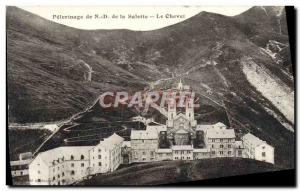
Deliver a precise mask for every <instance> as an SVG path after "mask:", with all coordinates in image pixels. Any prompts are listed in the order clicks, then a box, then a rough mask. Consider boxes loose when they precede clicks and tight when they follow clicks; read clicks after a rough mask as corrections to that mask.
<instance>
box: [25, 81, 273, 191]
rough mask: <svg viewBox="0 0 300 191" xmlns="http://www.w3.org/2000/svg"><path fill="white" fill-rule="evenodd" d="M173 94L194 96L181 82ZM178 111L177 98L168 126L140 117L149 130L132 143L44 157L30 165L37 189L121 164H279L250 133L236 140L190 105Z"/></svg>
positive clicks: (111, 141) (117, 141) (116, 139)
mask: <svg viewBox="0 0 300 191" xmlns="http://www.w3.org/2000/svg"><path fill="white" fill-rule="evenodd" d="M172 90H173V91H176V92H179V93H182V92H183V91H186V92H191V90H190V87H189V86H184V85H183V84H182V83H181V81H180V83H179V84H178V86H177V88H174V89H172ZM186 101H187V102H186V104H185V107H184V111H182V110H180V111H177V107H176V97H173V98H171V99H170V100H169V102H168V105H167V115H166V116H167V120H166V124H160V123H157V122H154V120H153V119H149V120H148V119H146V118H143V117H141V116H137V117H135V118H133V119H132V120H138V121H143V122H144V123H145V125H146V129H145V130H131V135H130V141H124V139H123V138H122V137H120V136H119V135H117V134H113V135H111V136H110V137H108V138H106V139H104V140H103V141H100V142H99V144H97V145H94V146H77V147H59V148H55V149H52V150H49V151H45V152H41V153H39V154H38V155H37V156H36V157H35V159H34V160H33V161H32V162H31V164H30V165H29V178H30V184H32V185H59V184H72V183H74V182H76V181H78V180H81V179H83V178H86V177H88V176H90V175H93V174H98V173H106V172H112V171H115V170H116V169H117V168H118V167H119V165H120V164H122V163H124V164H129V163H137V162H153V161H163V160H198V159H204V158H216V157H244V158H251V159H255V160H259V161H265V162H269V163H272V164H274V148H273V147H272V146H270V145H268V144H267V143H266V142H265V141H262V140H260V139H259V138H257V137H255V136H254V135H252V134H250V133H248V134H246V135H244V136H243V137H242V138H241V140H236V135H235V131H234V129H231V128H229V127H227V126H226V125H224V124H223V123H221V122H218V123H216V124H209V125H208V124H206V125H203V124H200V125H198V124H197V121H196V120H195V117H194V116H195V115H194V106H193V104H192V102H190V98H188V99H186Z"/></svg>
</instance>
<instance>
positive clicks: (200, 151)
mask: <svg viewBox="0 0 300 191" xmlns="http://www.w3.org/2000/svg"><path fill="white" fill-rule="evenodd" d="M193 152H194V153H207V152H209V149H207V148H203V149H194V150H193Z"/></svg>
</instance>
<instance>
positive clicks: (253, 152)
mask: <svg viewBox="0 0 300 191" xmlns="http://www.w3.org/2000/svg"><path fill="white" fill-rule="evenodd" d="M242 140H243V145H244V147H245V149H244V155H245V158H251V159H255V160H258V161H263V162H268V163H272V164H274V148H273V147H272V146H271V145H269V144H267V142H266V141H263V140H261V139H259V138H258V137H256V136H254V135H252V134H251V133H248V134H246V135H244V136H243V137H242Z"/></svg>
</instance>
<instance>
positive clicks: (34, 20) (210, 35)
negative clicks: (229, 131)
mask: <svg viewBox="0 0 300 191" xmlns="http://www.w3.org/2000/svg"><path fill="white" fill-rule="evenodd" d="M286 28H287V25H286V20H285V12H284V9H283V8H282V7H253V8H251V9H249V10H248V11H246V12H244V13H242V14H240V15H237V16H234V17H227V16H223V15H219V14H213V13H208V12H201V13H199V14H198V15H196V16H194V17H192V18H189V19H187V20H185V21H183V22H181V23H177V24H175V25H172V26H168V27H165V28H162V29H159V30H154V31H145V32H137V31H130V30H93V31H86V30H78V29H74V28H70V27H67V26H63V25H60V24H56V23H53V22H50V21H48V20H45V19H42V18H40V17H38V16H36V15H33V14H31V13H28V12H26V11H23V10H21V9H18V8H15V7H8V8H7V85H8V104H9V121H10V122H21V123H24V122H38V121H54V120H61V119H64V118H67V117H70V116H71V115H73V114H75V113H77V112H80V111H82V110H83V109H84V108H87V107H88V106H90V105H91V104H92V103H93V102H94V101H95V100H96V98H97V97H98V96H99V95H100V94H101V93H102V92H104V91H107V90H110V91H118V90H127V91H136V90H143V89H144V88H145V87H147V86H148V85H149V83H151V82H153V83H154V84H155V86H156V87H166V86H170V84H172V83H175V82H178V80H179V78H182V79H183V81H184V83H186V84H189V85H190V86H191V87H192V88H193V89H194V90H195V91H196V92H197V93H198V94H199V95H201V100H208V102H209V104H210V105H212V106H213V107H221V108H223V109H224V110H225V111H226V113H227V115H228V118H229V122H230V125H231V126H232V127H233V128H235V129H241V130H243V131H251V132H253V133H254V134H255V135H257V136H259V137H260V138H262V139H264V140H266V141H268V142H269V143H270V144H271V145H273V146H274V147H275V152H276V154H275V156H276V159H275V161H276V163H277V164H278V165H282V166H284V167H286V168H293V164H294V157H293V156H294V133H293V131H294V119H293V116H294V97H293V94H294V87H293V76H292V71H291V68H292V67H291V63H290V52H289V43H288V36H287V30H286ZM253 66H255V67H253ZM249 71H250V73H249ZM254 74H255V75H254ZM254 77H255V78H259V79H262V80H263V81H265V82H264V83H263V86H262V83H260V81H257V80H254ZM269 84H274V86H269ZM266 86H268V87H273V89H272V88H271V91H276V89H279V90H280V91H281V90H282V91H286V92H287V94H286V95H285V94H280V95H279V96H277V97H276V98H274V96H272V95H270V91H265V87H266ZM274 88H276V89H274ZM282 96H283V97H284V101H286V102H287V103H286V104H283V103H284V102H282V103H280V102H281V100H283V99H282ZM286 96H288V99H285V97H286ZM277 102H279V103H277ZM282 105H284V107H282Z"/></svg>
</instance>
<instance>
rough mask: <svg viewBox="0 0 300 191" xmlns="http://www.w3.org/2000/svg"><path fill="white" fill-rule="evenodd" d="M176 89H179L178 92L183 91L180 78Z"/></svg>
mask: <svg viewBox="0 0 300 191" xmlns="http://www.w3.org/2000/svg"><path fill="white" fill-rule="evenodd" d="M177 89H179V90H182V89H183V84H182V82H181V78H180V80H179V83H178V86H177Z"/></svg>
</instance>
